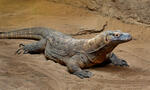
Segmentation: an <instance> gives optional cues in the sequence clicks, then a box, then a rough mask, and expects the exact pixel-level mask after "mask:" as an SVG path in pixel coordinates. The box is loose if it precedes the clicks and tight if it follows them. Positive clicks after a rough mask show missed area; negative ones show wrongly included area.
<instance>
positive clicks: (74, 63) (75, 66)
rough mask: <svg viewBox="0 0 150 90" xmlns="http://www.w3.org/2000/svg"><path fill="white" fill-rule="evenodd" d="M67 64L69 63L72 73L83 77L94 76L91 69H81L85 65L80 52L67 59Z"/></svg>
mask: <svg viewBox="0 0 150 90" xmlns="http://www.w3.org/2000/svg"><path fill="white" fill-rule="evenodd" d="M65 64H66V65H67V67H68V70H69V72H70V73H72V74H74V75H76V76H78V77H80V78H81V79H83V78H90V77H91V76H92V73H91V72H90V71H87V70H82V69H81V67H84V66H82V65H84V64H83V62H82V60H81V56H80V54H79V55H74V56H72V57H71V58H70V59H69V60H67V61H65Z"/></svg>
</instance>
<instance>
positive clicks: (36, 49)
mask: <svg viewBox="0 0 150 90" xmlns="http://www.w3.org/2000/svg"><path fill="white" fill-rule="evenodd" d="M45 44H46V40H44V39H42V40H40V41H38V42H35V43H31V44H27V45H24V44H19V49H18V50H17V51H16V53H15V54H18V55H19V54H27V53H31V54H33V53H41V52H42V51H43V50H44V49H45V48H44V47H45Z"/></svg>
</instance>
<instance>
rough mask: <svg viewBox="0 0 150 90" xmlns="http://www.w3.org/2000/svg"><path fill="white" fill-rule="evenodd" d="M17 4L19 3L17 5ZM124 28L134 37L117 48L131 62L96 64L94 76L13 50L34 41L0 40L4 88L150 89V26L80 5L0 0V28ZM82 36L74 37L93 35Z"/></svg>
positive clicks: (44, 0) (43, 0)
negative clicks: (79, 74) (82, 75)
mask: <svg viewBox="0 0 150 90" xmlns="http://www.w3.org/2000/svg"><path fill="white" fill-rule="evenodd" d="M16 3H17V4H16ZM106 21H108V26H107V27H106V30H118V29H119V30H122V31H124V32H128V33H130V34H131V35H132V36H133V40H132V41H130V42H128V43H125V44H122V45H119V46H118V47H117V48H116V49H115V50H114V52H115V53H116V54H117V55H118V56H119V57H120V58H122V59H124V60H126V61H127V62H128V63H129V65H130V67H128V68H126V67H116V66H113V65H107V66H105V67H92V68H89V69H88V70H89V71H91V72H92V73H93V74H94V76H93V77H91V78H88V79H80V78H78V77H76V76H74V75H72V74H69V73H68V71H67V68H66V67H65V66H62V65H60V64H58V63H54V62H52V61H50V60H48V61H47V60H46V58H45V57H44V54H25V55H15V54H14V53H15V51H16V50H17V49H18V44H20V43H25V44H28V43H32V42H35V41H33V40H21V39H18V40H14V39H13V40H6V39H5V40H0V90H150V59H149V58H150V47H149V46H150V38H149V37H150V27H145V26H142V25H131V24H125V23H122V22H121V21H118V20H116V19H113V18H109V17H103V16H100V15H99V14H98V13H96V12H91V11H88V10H85V9H82V8H75V7H72V6H69V5H64V4H56V3H51V2H48V1H47V0H39V1H37V0H30V1H29V0H24V1H19V2H18V0H14V1H13V2H12V1H11V0H2V1H0V31H11V30H13V29H19V28H25V27H34V26H43V27H49V28H53V29H55V30H57V31H60V32H63V33H75V32H78V31H79V30H81V29H100V28H102V26H103V25H104V24H105V22H106ZM94 35H95V34H92V35H83V36H79V37H76V38H91V37H93V36H94Z"/></svg>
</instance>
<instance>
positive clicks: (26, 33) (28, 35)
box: [0, 27, 48, 40]
mask: <svg viewBox="0 0 150 90" xmlns="http://www.w3.org/2000/svg"><path fill="white" fill-rule="evenodd" d="M47 32H48V30H47V28H43V27H33V28H24V29H19V30H14V31H10V32H0V39H36V40H39V39H41V38H43V37H44V36H46V34H47Z"/></svg>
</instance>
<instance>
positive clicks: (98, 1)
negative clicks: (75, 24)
mask: <svg viewBox="0 0 150 90" xmlns="http://www.w3.org/2000/svg"><path fill="white" fill-rule="evenodd" d="M49 1H53V2H57V3H65V4H69V5H72V6H76V7H83V8H87V9H89V10H92V11H97V12H99V13H100V14H102V15H104V16H110V17H115V18H117V19H119V20H122V21H124V22H126V23H134V24H146V25H148V26H149V24H150V0H49Z"/></svg>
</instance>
